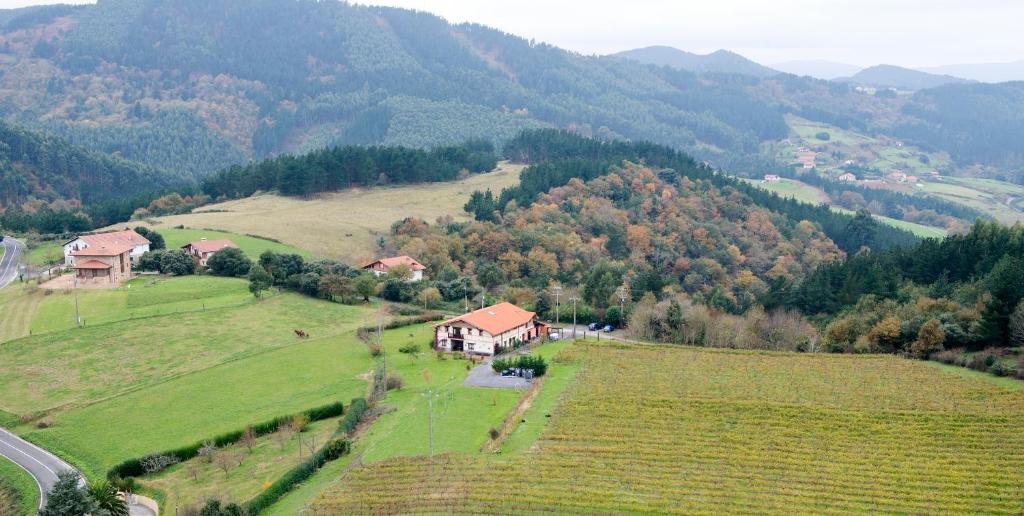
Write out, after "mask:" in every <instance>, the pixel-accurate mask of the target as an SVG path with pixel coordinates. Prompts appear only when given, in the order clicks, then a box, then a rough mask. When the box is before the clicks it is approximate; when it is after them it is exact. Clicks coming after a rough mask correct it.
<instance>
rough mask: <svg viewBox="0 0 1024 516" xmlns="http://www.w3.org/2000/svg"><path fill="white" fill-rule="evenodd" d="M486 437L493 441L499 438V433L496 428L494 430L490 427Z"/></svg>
mask: <svg viewBox="0 0 1024 516" xmlns="http://www.w3.org/2000/svg"><path fill="white" fill-rule="evenodd" d="M487 436H488V437H490V438H491V440H492V441H493V440H495V439H497V438H498V437H501V432H499V431H498V429H497V428H494V427H493V426H492V427H491V429H490V430H488V431H487Z"/></svg>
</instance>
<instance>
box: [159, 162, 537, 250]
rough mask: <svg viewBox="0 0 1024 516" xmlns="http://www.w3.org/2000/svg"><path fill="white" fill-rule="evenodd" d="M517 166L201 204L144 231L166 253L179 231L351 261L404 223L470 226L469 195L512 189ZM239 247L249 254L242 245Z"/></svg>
mask: <svg viewBox="0 0 1024 516" xmlns="http://www.w3.org/2000/svg"><path fill="white" fill-rule="evenodd" d="M522 168H523V167H522V165H516V164H509V163H502V164H500V165H499V167H498V169H496V170H495V171H493V172H488V173H484V174H474V175H472V176H469V177H468V178H466V179H464V180H461V181H450V182H444V183H424V184H418V185H401V186H394V187H375V188H353V189H350V190H344V191H341V192H336V193H327V194H323V195H320V196H317V197H314V198H312V199H301V198H295V197H284V196H280V195H272V194H266V195H258V196H255V197H249V198H245V199H238V200H233V201H227V202H223V203H218V204H213V205H210V206H204V207H202V208H199V209H198V210H197V212H196V213H191V214H186V215H174V216H168V217H158V218H155V219H147V221H146V223H144V225H149V226H150V227H152V228H153V229H156V230H157V231H159V232H161V233H162V234H164V236H165V238H167V245H168V247H171V246H172V236H173V239H174V241H173V244H178V243H179V242H180V243H181V244H182V245H183V244H184V243H185V239H180V238H179V237H178V231H180V230H173V229H171V228H174V227H175V226H178V225H184V226H185V227H188V228H211V229H219V230H224V231H230V232H233V233H235V234H252V235H260V236H264V237H270V238H274V239H277V240H280V241H282V242H285V243H287V244H291V245H293V246H296V247H299V248H302V249H306V250H308V251H310V252H312V254H313V255H316V256H321V257H326V258H336V259H343V260H348V261H352V262H358V261H361V260H363V259H365V258H369V257H372V256H373V255H374V254H375V253H376V252H377V240H378V238H379V237H380V236H381V235H386V234H388V231H389V230H390V228H391V224H393V223H394V222H396V221H398V220H401V219H403V218H405V217H420V218H422V219H424V220H426V221H427V222H429V223H431V224H433V223H434V221H435V220H436V219H437V218H438V217H441V216H445V215H451V216H452V217H454V218H455V219H456V220H469V215H468V214H466V213H465V212H464V211H463V205H464V204H465V203H466V201H468V200H469V196H470V194H471V193H473V191H474V190H484V189H487V188H490V189H491V190H492V191H493V192H495V194H497V193H498V192H499V191H500V190H501V189H502V188H505V187H508V186H512V185H514V184H517V183H518V181H519V173H520V171H522ZM188 231H190V232H191V231H193V230H188ZM200 234H206V235H214V233H213V232H201V231H200V232H192V233H189V235H190V236H189V237H188V238H191V239H194V238H197V237H198V236H200ZM208 238H214V236H208ZM238 244H239V245H240V246H242V248H243V250H245V251H246V253H247V254H250V256H252V255H253V253H250V252H249V250H248V249H246V247H245V246H244V245H242V243H241V242H238ZM260 252H262V251H260ZM256 254H258V253H256Z"/></svg>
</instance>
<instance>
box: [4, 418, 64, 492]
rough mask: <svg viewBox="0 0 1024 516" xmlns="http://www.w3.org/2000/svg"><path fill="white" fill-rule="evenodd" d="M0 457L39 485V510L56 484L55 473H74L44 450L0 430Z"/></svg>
mask: <svg viewBox="0 0 1024 516" xmlns="http://www.w3.org/2000/svg"><path fill="white" fill-rule="evenodd" d="M0 455H3V456H4V457H7V458H8V459H11V461H13V462H14V463H15V464H17V465H19V466H21V467H22V468H24V469H25V471H28V473H29V474H30V475H32V477H33V478H35V480H36V484H38V485H39V508H40V509H42V508H43V507H44V506H45V505H46V493H49V492H50V489H51V488H52V487H53V485H54V484H56V483H57V473H59V472H61V471H75V468H72V467H71V466H70V465H69V464H68V463H66V462H64V461H62V460H60V459H58V458H57V457H56V456H54V455H53V454H51V453H50V452H47V451H46V450H44V449H42V448H40V447H38V446H36V445H34V444H32V443H30V442H28V441H26V440H24V439H22V438H20V437H18V436H16V435H14V434H12V433H10V432H8V431H7V430H4V429H3V428H0Z"/></svg>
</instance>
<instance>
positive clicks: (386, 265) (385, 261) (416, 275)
mask: <svg viewBox="0 0 1024 516" xmlns="http://www.w3.org/2000/svg"><path fill="white" fill-rule="evenodd" d="M396 265H405V266H408V267H409V271H410V272H412V277H411V278H409V281H420V280H422V279H423V271H424V270H426V267H425V266H424V265H423V264H422V263H420V262H417V261H416V260H414V259H412V258H411V257H409V256H391V257H388V258H381V259H379V260H374V261H372V262H370V263H368V264H366V265H363V270H367V271H370V272H372V273H373V274H374V275H375V276H383V275H385V274H387V273H388V271H390V270H391V268H392V267H394V266H396Z"/></svg>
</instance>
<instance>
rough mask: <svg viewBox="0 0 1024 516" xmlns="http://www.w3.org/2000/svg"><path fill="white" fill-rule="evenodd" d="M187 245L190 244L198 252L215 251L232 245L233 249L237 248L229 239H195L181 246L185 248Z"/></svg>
mask: <svg viewBox="0 0 1024 516" xmlns="http://www.w3.org/2000/svg"><path fill="white" fill-rule="evenodd" d="M188 246H192V248H194V249H195V250H196V251H199V252H200V253H216V252H217V251H220V250H221V249H227V248H229V247H234V248H235V249H237V248H238V246H237V245H235V243H234V242H232V241H230V240H196V241H195V242H191V243H188V244H185V245H183V246H181V247H182V248H185V247H188Z"/></svg>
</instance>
